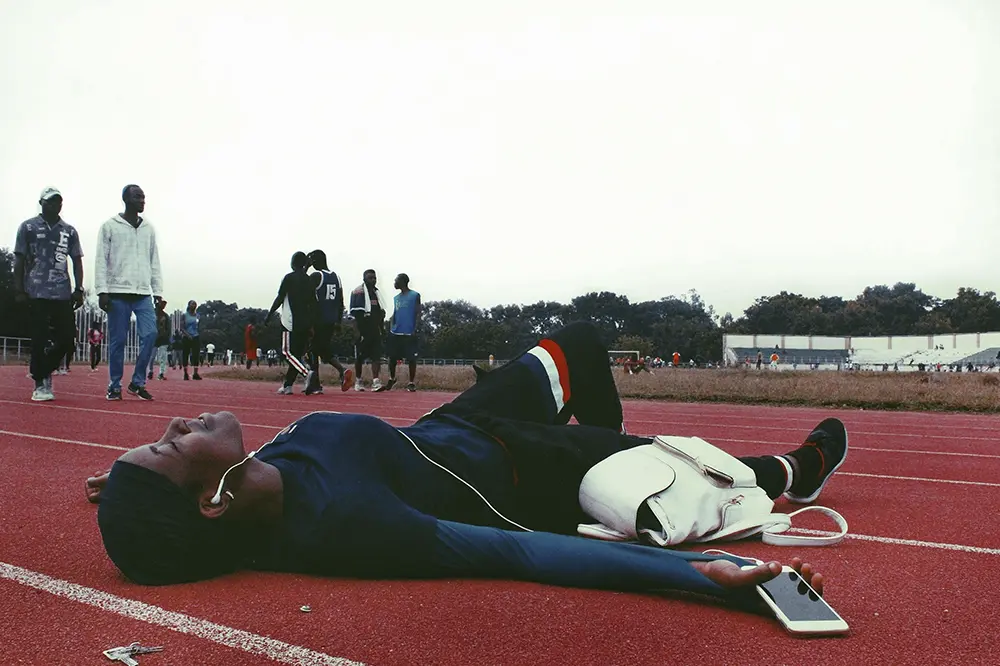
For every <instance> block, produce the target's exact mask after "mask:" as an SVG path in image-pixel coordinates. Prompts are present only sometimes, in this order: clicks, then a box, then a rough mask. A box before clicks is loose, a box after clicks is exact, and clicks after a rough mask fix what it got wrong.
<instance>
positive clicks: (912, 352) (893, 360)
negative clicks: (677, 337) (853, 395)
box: [722, 331, 1000, 371]
mask: <svg viewBox="0 0 1000 666" xmlns="http://www.w3.org/2000/svg"><path fill="white" fill-rule="evenodd" d="M722 344H723V347H722V353H723V358H724V359H725V360H726V363H727V364H728V365H730V366H733V365H735V366H742V365H743V364H744V363H745V360H746V359H747V358H748V357H749V358H750V362H751V364H752V365H756V362H757V352H760V353H761V354H763V363H764V365H770V357H771V354H772V353H773V352H774V351H777V352H778V356H779V357H780V361H779V367H778V369H779V370H791V369H795V368H799V369H808V368H810V367H818V368H819V369H822V370H840V369H857V370H882V369H883V368H886V367H888V369H898V370H900V371H911V370H912V371H916V370H919V369H920V366H921V365H923V367H924V368H925V369H931V368H933V369H936V368H937V366H938V365H940V366H941V369H942V370H943V369H945V368H949V367H953V366H956V365H959V364H960V365H962V366H963V368H964V367H966V366H968V365H969V364H970V363H971V364H972V365H973V366H976V367H977V368H979V369H982V370H987V371H997V366H1000V356H998V355H1000V331H998V332H991V333H948V334H940V335H908V336H882V337H860V336H852V337H829V336H795V335H776V334H757V335H743V334H725V335H724V336H723V343H722ZM991 363H993V364H994V367H993V368H990V367H989V366H990V364H991Z"/></svg>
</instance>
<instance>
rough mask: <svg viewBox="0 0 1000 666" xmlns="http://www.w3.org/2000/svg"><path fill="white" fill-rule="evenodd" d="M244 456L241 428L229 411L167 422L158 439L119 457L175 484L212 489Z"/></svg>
mask: <svg viewBox="0 0 1000 666" xmlns="http://www.w3.org/2000/svg"><path fill="white" fill-rule="evenodd" d="M245 457H246V453H245V452H244V450H243V428H242V427H241V426H240V422H239V421H238V420H237V419H236V417H235V416H234V415H233V414H231V413H230V412H218V413H217V414H202V415H201V416H199V417H198V418H195V419H182V418H175V419H173V420H171V421H170V425H168V426H167V429H166V431H165V432H164V433H163V436H162V437H161V438H160V440H159V441H158V442H155V443H153V444H147V445H145V446H140V447H138V448H135V449H132V450H131V451H128V452H126V453H124V454H122V455H121V456H120V457H119V458H118V459H119V460H121V461H123V462H127V463H132V464H133V465H139V466H140V467H145V468H146V469H149V470H152V471H154V472H157V473H159V474H162V475H163V476H165V477H167V478H168V479H170V480H171V481H172V482H174V483H175V484H177V485H178V486H182V487H186V486H189V485H191V484H197V485H199V486H200V487H202V488H205V489H209V488H211V489H212V490H214V486H215V485H216V484H218V483H219V479H221V478H222V474H223V473H224V472H225V471H226V470H227V469H229V468H230V467H232V466H233V465H235V464H237V463H238V462H240V461H241V460H243V459H244V458H245Z"/></svg>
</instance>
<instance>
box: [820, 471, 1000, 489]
mask: <svg viewBox="0 0 1000 666" xmlns="http://www.w3.org/2000/svg"><path fill="white" fill-rule="evenodd" d="M837 476H864V477H867V478H869V479H896V480H897V481H928V482H930V483H957V484H960V485H963V486H990V487H992V488H1000V483H987V482H986V481H956V480H955V479H927V478H924V477H921V476H891V475H889V474H863V473H861V472H837Z"/></svg>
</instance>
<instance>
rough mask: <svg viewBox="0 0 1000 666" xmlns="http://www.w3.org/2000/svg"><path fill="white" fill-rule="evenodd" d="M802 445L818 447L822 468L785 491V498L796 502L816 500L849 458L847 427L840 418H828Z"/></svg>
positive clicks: (806, 502) (803, 502) (804, 502)
mask: <svg viewBox="0 0 1000 666" xmlns="http://www.w3.org/2000/svg"><path fill="white" fill-rule="evenodd" d="M802 446H813V447H816V451H817V453H819V457H820V469H819V472H818V473H817V474H816V476H815V477H814V478H813V479H810V480H803V481H804V482H803V483H795V484H794V485H793V486H792V488H790V489H789V490H788V492H786V493H785V499H787V500H788V501H789V502H793V503H795V504H808V503H810V502H814V501H816V498H817V497H819V494H820V493H821V492H823V487H824V486H826V482H827V481H829V480H830V477H831V476H833V473H834V472H836V471H837V470H838V469H840V466H841V465H843V464H844V461H845V460H847V428H845V427H844V424H843V423H842V422H841V421H840V419H826V420H825V421H823V422H822V423H820V424H819V425H818V426H816V427H815V428H813V431H812V432H811V433H809V436H808V437H806V441H805V442H803V444H802ZM793 491H794V492H793Z"/></svg>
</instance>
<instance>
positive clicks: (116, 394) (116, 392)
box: [107, 388, 122, 400]
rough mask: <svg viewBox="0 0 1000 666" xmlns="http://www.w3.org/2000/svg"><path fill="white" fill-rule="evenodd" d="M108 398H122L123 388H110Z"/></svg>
mask: <svg viewBox="0 0 1000 666" xmlns="http://www.w3.org/2000/svg"><path fill="white" fill-rule="evenodd" d="M107 398H108V400H121V399H122V390H121V389H111V388H109V389H108V395H107Z"/></svg>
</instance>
